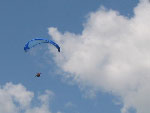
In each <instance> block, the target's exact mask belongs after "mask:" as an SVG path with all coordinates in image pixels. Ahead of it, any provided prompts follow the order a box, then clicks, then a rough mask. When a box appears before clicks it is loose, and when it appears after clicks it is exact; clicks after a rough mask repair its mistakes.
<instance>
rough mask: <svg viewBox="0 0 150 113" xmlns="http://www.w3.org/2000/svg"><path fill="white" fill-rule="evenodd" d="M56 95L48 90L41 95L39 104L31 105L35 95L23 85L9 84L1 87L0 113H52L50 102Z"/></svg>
mask: <svg viewBox="0 0 150 113" xmlns="http://www.w3.org/2000/svg"><path fill="white" fill-rule="evenodd" d="M53 96H54V93H53V92H51V91H49V90H46V91H45V93H44V94H42V95H39V96H38V99H39V101H38V102H39V104H38V105H37V106H36V105H31V104H32V99H33V97H34V93H33V92H31V91H27V90H26V88H25V87H24V86H23V85H21V84H16V85H15V84H12V83H7V84H6V85H4V86H1V87H0V113H20V112H21V113H51V112H50V109H49V101H50V99H51V98H52V97H53Z"/></svg>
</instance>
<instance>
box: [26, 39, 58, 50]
mask: <svg viewBox="0 0 150 113" xmlns="http://www.w3.org/2000/svg"><path fill="white" fill-rule="evenodd" d="M42 43H50V44H52V45H53V46H55V47H56V48H57V49H58V52H60V47H59V45H58V44H56V43H55V42H53V41H52V40H47V39H43V38H35V39H32V40H30V41H29V42H27V43H26V44H25V46H24V51H25V52H27V51H28V50H29V49H31V48H32V47H35V46H36V45H39V44H42Z"/></svg>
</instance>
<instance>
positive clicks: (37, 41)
mask: <svg viewBox="0 0 150 113" xmlns="http://www.w3.org/2000/svg"><path fill="white" fill-rule="evenodd" d="M42 43H48V44H51V45H53V46H54V47H56V49H57V50H58V52H60V47H59V45H58V44H56V43H55V42H54V41H52V40H48V39H43V38H34V39H32V40H30V41H28V42H27V43H26V44H25V46H24V51H25V52H28V51H29V50H30V49H31V48H33V47H35V46H37V45H39V44H42ZM41 74H42V73H37V74H36V75H35V77H40V76H41Z"/></svg>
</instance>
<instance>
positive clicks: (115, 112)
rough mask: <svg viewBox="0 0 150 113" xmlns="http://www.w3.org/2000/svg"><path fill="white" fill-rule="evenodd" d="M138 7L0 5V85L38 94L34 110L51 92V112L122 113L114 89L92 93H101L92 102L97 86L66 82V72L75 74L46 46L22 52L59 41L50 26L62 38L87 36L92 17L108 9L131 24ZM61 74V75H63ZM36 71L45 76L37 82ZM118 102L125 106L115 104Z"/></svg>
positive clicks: (91, 0)
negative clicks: (37, 41)
mask: <svg viewBox="0 0 150 113" xmlns="http://www.w3.org/2000/svg"><path fill="white" fill-rule="evenodd" d="M138 2H139V1H138V0H132V1H131V0H44V1H43V0H30V1H29V0H28V1H25V0H13V1H9V0H5V1H4V0H1V1H0V39H1V41H0V63H1V65H0V72H1V76H0V85H1V86H5V85H6V84H7V83H9V82H11V83H12V84H14V85H17V84H22V85H23V87H25V88H26V89H27V90H28V91H31V92H33V93H34V98H33V100H32V105H31V106H36V105H38V104H37V103H38V102H39V100H38V99H37V98H38V96H39V95H41V94H43V93H44V92H45V90H50V91H51V92H53V93H54V97H52V98H53V99H52V100H50V101H51V102H50V104H49V109H50V112H52V113H121V111H120V109H121V108H122V107H123V103H124V100H122V101H123V103H122V101H121V102H120V101H119V99H120V97H122V95H121V94H120V93H116V92H115V91H116V90H113V88H112V89H111V90H109V91H108V90H107V89H109V88H106V87H105V88H106V90H105V88H104V90H103V87H100V90H99V88H97V87H96V88H94V89H96V90H97V89H98V91H96V96H94V97H92V98H90V97H89V95H90V94H88V93H89V91H93V89H91V88H89V87H95V85H92V86H91V85H90V83H89V82H88V86H89V87H88V86H86V85H85V86H84V85H83V84H84V82H83V83H82V80H81V81H79V84H78V82H76V80H75V82H72V81H71V80H68V79H67V80H66V78H65V75H64V73H66V72H67V73H68V72H69V73H70V74H72V73H74V71H71V70H69V69H70V68H67V69H68V70H67V71H66V70H65V69H64V68H63V65H62V64H60V65H61V66H60V67H59V63H56V62H57V61H56V60H57V59H55V58H53V57H54V56H55V55H56V54H59V53H53V52H50V54H49V51H50V50H49V49H48V48H47V46H44V45H42V46H41V47H42V48H40V47H39V49H38V47H37V48H35V49H33V51H34V52H33V53H31V54H30V53H25V52H24V50H23V47H24V45H25V43H26V42H27V41H28V40H30V39H32V38H37V37H44V38H48V39H53V40H55V39H54V38H55V32H54V33H48V32H50V31H51V30H50V28H51V27H55V28H57V29H58V31H56V32H57V33H61V34H62V37H65V36H70V35H65V32H66V31H67V32H69V33H73V34H75V35H79V34H84V33H83V31H84V29H85V28H86V26H88V25H87V24H86V23H88V22H87V21H88V19H89V18H90V17H89V16H88V15H89V13H90V12H93V13H94V12H97V11H98V10H101V9H100V7H101V6H104V7H105V8H106V10H108V12H109V10H114V11H117V12H119V13H120V15H122V17H123V18H128V19H129V21H130V18H132V17H134V11H133V9H134V8H135V7H136V6H137V4H138ZM139 9H140V8H139ZM104 12H105V11H104ZM106 14H107V11H106ZM89 20H90V19H89ZM108 24H109V23H108ZM102 27H103V26H102ZM108 33H109V31H108ZM50 35H52V36H50ZM121 35H123V34H121ZM71 36H72V35H71ZM79 41H80V40H79ZM56 42H58V43H59V40H57V39H56ZM60 45H61V44H60ZM64 50H65V47H64ZM47 51H48V53H47ZM65 51H66V50H65ZM34 53H35V54H34ZM66 53H67V52H66ZM60 54H61V53H60ZM64 56H65V54H64ZM66 56H67V55H66ZM123 63H124V62H123ZM87 65H88V64H87ZM59 70H61V72H62V71H63V72H62V73H60V72H58V71H59ZM37 72H42V73H43V74H42V77H40V78H35V77H34V75H35V73H37ZM75 73H78V72H75ZM80 74H81V73H79V75H80ZM72 75H73V74H72ZM71 79H73V78H72V77H71ZM85 80H86V79H85ZM69 81H71V83H70V82H69ZM80 84H81V85H80ZM82 85H83V86H82ZM82 87H83V88H82ZM111 91H112V92H113V91H114V92H115V93H111ZM94 95H95V93H94ZM114 95H119V96H118V97H117V96H114ZM114 101H115V102H116V101H119V102H120V103H121V104H115V102H114ZM16 106H17V105H16ZM131 108H132V107H131ZM134 109H136V107H135V108H134V106H133V110H132V109H130V110H129V111H130V112H131V113H135V110H134ZM22 112H24V111H22ZM8 113H9V112H8ZM29 113H30V112H29ZM33 113H34V111H33ZM43 113H47V112H43ZM122 113H125V112H123V111H122ZM143 113H146V112H143Z"/></svg>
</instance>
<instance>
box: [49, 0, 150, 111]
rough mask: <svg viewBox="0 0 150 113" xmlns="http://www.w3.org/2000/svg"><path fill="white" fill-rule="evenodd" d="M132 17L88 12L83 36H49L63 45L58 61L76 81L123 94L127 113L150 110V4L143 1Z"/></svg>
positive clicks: (55, 32)
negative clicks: (130, 109)
mask: <svg viewBox="0 0 150 113" xmlns="http://www.w3.org/2000/svg"><path fill="white" fill-rule="evenodd" d="M134 14H135V15H134V17H132V18H131V19H129V18H127V17H125V16H122V15H120V14H119V13H118V12H116V11H113V10H106V9H104V8H100V9H99V10H97V11H96V12H92V13H90V14H89V16H88V18H87V22H86V23H85V24H84V30H83V31H82V34H74V33H69V32H65V33H64V34H62V33H60V32H59V31H58V30H57V28H53V27H51V28H49V34H50V35H51V36H52V38H53V39H54V40H55V41H56V42H57V43H58V44H60V46H61V53H60V54H58V53H57V54H55V52H54V51H51V52H53V53H54V55H55V57H54V59H55V61H56V63H57V65H58V66H59V67H60V68H61V69H62V70H63V71H64V72H65V73H67V74H65V76H66V77H72V78H73V79H74V81H76V82H77V83H78V84H80V85H83V86H90V87H93V88H95V89H96V90H97V89H100V90H103V91H105V92H109V93H110V92H111V93H112V94H113V95H115V96H118V97H120V98H121V101H122V102H123V104H124V106H123V108H122V110H121V111H122V113H127V112H128V110H129V108H135V109H136V111H137V113H149V111H150V107H149V105H150V98H149V95H150V87H149V86H150V52H149V51H150V3H149V2H148V0H141V1H140V3H139V4H138V6H136V8H135V9H134Z"/></svg>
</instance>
